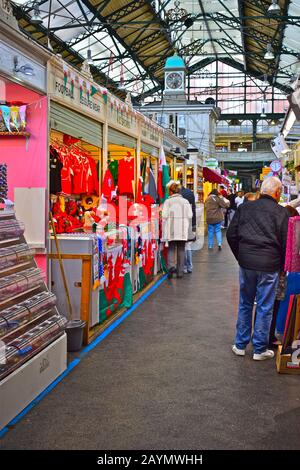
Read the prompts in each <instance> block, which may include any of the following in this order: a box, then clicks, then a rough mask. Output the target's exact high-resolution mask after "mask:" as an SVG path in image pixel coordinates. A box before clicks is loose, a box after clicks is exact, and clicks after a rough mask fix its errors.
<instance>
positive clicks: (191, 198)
mask: <svg viewBox="0 0 300 470" xmlns="http://www.w3.org/2000/svg"><path fill="white" fill-rule="evenodd" d="M181 196H182V197H184V199H186V200H187V201H189V203H190V204H191V206H192V211H193V218H192V227H193V230H196V202H195V195H194V193H193V191H191V190H190V189H188V188H185V187H183V188H182V189H181Z"/></svg>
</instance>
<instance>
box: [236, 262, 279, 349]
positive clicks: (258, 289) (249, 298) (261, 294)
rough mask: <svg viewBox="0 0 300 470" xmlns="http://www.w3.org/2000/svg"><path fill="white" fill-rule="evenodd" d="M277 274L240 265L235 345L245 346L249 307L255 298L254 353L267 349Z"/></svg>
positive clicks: (249, 317) (249, 318)
mask: <svg viewBox="0 0 300 470" xmlns="http://www.w3.org/2000/svg"><path fill="white" fill-rule="evenodd" d="M278 276H279V273H277V272H276V273H265V272H261V271H252V270H250V269H244V268H240V304H239V314H238V321H237V325H236V338H235V345H236V347H237V348H238V349H246V346H247V345H248V344H249V343H250V340H251V333H252V316H253V306H254V301H255V298H256V302H257V307H256V320H255V325H254V332H253V337H252V343H253V349H254V353H256V354H261V353H263V352H265V351H266V350H267V349H268V345H269V335H270V327H271V323H272V315H273V306H274V302H275V296H276V288H277V283H278Z"/></svg>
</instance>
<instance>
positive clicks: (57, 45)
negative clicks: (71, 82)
mask: <svg viewBox="0 0 300 470" xmlns="http://www.w3.org/2000/svg"><path fill="white" fill-rule="evenodd" d="M13 9H14V14H15V16H16V18H17V20H19V21H20V20H22V19H23V20H25V21H26V22H27V23H28V25H27V26H30V28H31V29H32V28H33V31H32V30H31V31H30V32H29V31H27V30H26V27H27V26H26V27H25V28H22V27H21V26H20V29H21V30H22V31H23V32H24V33H25V34H26V36H28V37H30V38H31V39H34V36H33V34H35V33H41V37H40V38H39V39H35V40H36V42H38V43H39V44H40V45H42V46H43V47H45V48H46V47H47V46H46V45H45V43H43V41H42V40H41V39H44V38H47V28H45V27H44V26H43V25H33V24H32V23H31V22H30V20H31V17H30V16H29V14H28V13H26V12H25V11H24V10H23V8H21V7H20V6H18V5H13ZM49 38H50V39H51V41H52V42H53V46H54V52H56V53H64V52H66V53H67V54H66V55H65V56H64V57H63V58H64V60H66V61H67V62H69V63H70V64H71V65H72V66H73V67H78V66H80V65H81V64H82V62H84V60H85V58H83V57H82V56H81V55H80V54H79V53H78V52H76V51H75V50H74V49H72V48H71V47H69V46H68V45H67V44H66V43H65V42H64V41H62V40H61V39H60V38H59V37H58V36H56V35H55V34H53V33H51V32H50V34H49ZM70 58H72V60H71V59H70ZM91 72H92V74H93V76H94V79H95V81H96V82H98V83H99V84H100V85H104V86H106V87H107V88H109V89H110V90H112V91H113V92H114V93H116V94H117V95H119V96H120V95H121V94H122V96H123V95H124V93H120V91H118V84H117V83H116V82H114V81H113V80H111V79H110V78H109V77H107V75H105V74H104V73H102V72H101V69H100V68H98V67H95V66H91Z"/></svg>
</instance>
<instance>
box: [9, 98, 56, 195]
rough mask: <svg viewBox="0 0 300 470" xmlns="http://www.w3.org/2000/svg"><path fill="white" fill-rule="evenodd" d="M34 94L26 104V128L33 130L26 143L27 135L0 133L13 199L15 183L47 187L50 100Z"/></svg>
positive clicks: (17, 184)
mask: <svg viewBox="0 0 300 470" xmlns="http://www.w3.org/2000/svg"><path fill="white" fill-rule="evenodd" d="M30 94H32V92H30ZM35 95H36V96H35V101H34V102H32V101H30V103H31V104H29V105H28V107H27V130H28V132H30V133H31V136H30V138H29V139H28V143H27V145H26V139H25V138H24V137H2V136H1V137H0V161H1V163H7V173H8V188H9V193H8V198H9V199H12V200H13V197H14V188H16V187H21V188H23V187H37V188H46V187H47V154H48V149H47V103H48V100H47V98H46V97H40V96H39V95H37V94H35ZM30 97H31V96H30ZM31 98H32V97H31ZM22 101H24V102H27V100H26V99H24V100H22Z"/></svg>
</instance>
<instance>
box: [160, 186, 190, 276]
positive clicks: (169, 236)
mask: <svg viewBox="0 0 300 470" xmlns="http://www.w3.org/2000/svg"><path fill="white" fill-rule="evenodd" d="M180 191H181V186H180V184H179V183H176V182H173V183H171V184H170V186H169V194H170V197H169V198H168V199H167V200H166V201H165V203H164V205H163V210H162V222H163V232H162V234H163V236H162V240H163V241H164V242H166V245H167V246H168V247H169V248H168V270H169V274H168V277H169V279H171V278H172V276H173V274H175V273H176V272H177V277H178V278H182V277H183V270H184V255H185V244H186V242H187V240H188V236H189V226H190V224H191V223H192V217H193V212H192V208H191V205H190V203H189V202H188V201H187V200H186V199H184V198H183V197H182V196H181V194H180Z"/></svg>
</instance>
